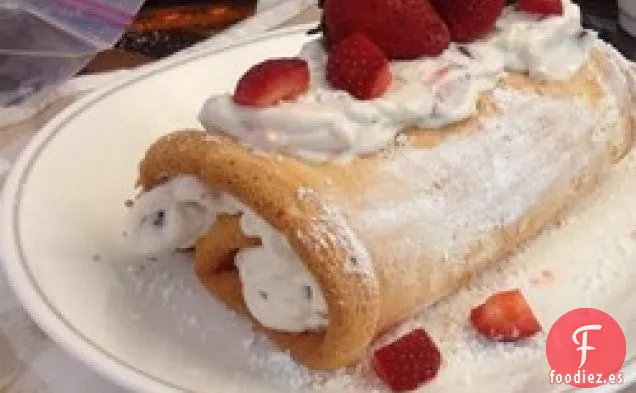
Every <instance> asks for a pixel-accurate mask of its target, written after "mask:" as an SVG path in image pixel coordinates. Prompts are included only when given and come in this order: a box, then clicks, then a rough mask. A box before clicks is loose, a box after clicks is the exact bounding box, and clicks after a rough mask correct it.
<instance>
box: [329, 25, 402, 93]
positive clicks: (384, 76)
mask: <svg viewBox="0 0 636 393" xmlns="http://www.w3.org/2000/svg"><path fill="white" fill-rule="evenodd" d="M391 79H392V77H391V69H390V68H389V60H388V59H387V58H386V56H384V53H382V51H381V50H380V48H378V47H377V46H376V45H375V44H374V43H373V42H371V41H370V40H369V39H368V38H366V37H365V36H363V35H362V34H359V33H354V34H353V35H351V36H350V37H349V38H347V39H346V40H344V41H342V42H341V43H339V44H338V45H336V46H335V47H334V48H332V50H331V52H330V53H329V58H328V60H327V80H328V81H329V83H331V85H332V86H333V87H335V88H337V89H342V90H346V91H348V92H349V93H351V95H353V96H354V97H356V98H358V99H361V100H368V99H372V98H377V97H379V96H381V95H382V94H383V93H384V92H385V91H386V89H387V88H388V87H389V84H390V83H391Z"/></svg>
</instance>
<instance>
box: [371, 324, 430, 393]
mask: <svg viewBox="0 0 636 393" xmlns="http://www.w3.org/2000/svg"><path fill="white" fill-rule="evenodd" d="M441 362H442V355H441V354H440V352H439V349H438V348H437V345H435V342H434V341H433V340H432V339H431V337H430V336H429V335H428V333H426V331H425V330H422V329H416V330H413V331H412V332H411V333H409V334H407V335H406V336H404V337H401V338H400V339H398V340H397V341H395V342H393V343H391V344H389V345H387V346H385V347H382V348H380V349H378V350H377V351H375V353H374V354H373V358H372V359H371V365H372V366H373V369H374V370H375V373H376V374H377V376H378V377H379V378H380V379H381V380H382V381H384V383H386V384H387V385H389V387H390V388H391V389H392V390H393V391H394V392H405V391H408V390H413V389H416V388H417V387H418V386H420V385H422V384H424V383H426V382H428V381H430V380H432V379H433V378H435V376H436V375H437V372H438V371H439V368H440V364H441Z"/></svg>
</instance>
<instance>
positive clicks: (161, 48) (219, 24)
mask: <svg viewBox="0 0 636 393" xmlns="http://www.w3.org/2000/svg"><path fill="white" fill-rule="evenodd" d="M574 1H575V2H577V3H579V5H580V6H581V8H582V9H583V13H584V21H585V25H586V26H587V27H590V28H593V29H595V30H597V31H599V32H600V34H601V37H602V38H604V39H605V40H607V41H609V42H612V43H613V44H614V45H615V46H616V47H618V48H619V49H620V50H622V51H623V52H624V53H625V54H626V55H627V56H628V57H630V58H632V59H634V60H636V40H635V39H633V38H631V37H629V36H628V35H627V34H625V33H624V32H622V30H621V29H620V28H619V27H618V24H617V19H618V8H617V5H616V1H615V0H574ZM633 1H636V0H633ZM255 9H256V1H255V0H147V1H146V2H145V3H144V6H143V8H142V10H141V12H140V13H139V14H138V16H137V18H136V19H135V22H134V23H133V24H132V26H131V27H130V28H129V29H128V32H126V34H124V36H123V38H122V39H121V40H120V41H119V43H118V44H117V45H116V48H115V49H114V50H111V51H106V52H104V53H102V54H100V55H99V56H98V57H97V58H96V59H95V60H94V61H93V62H91V64H89V66H88V67H87V68H86V70H85V72H95V71H104V70H109V69H113V68H120V67H123V66H131V65H136V64H143V63H146V62H149V61H152V60H153V59H158V58H162V57H165V56H168V55H170V54H172V53H174V52H176V51H178V50H180V49H184V48H186V47H188V46H190V45H193V44H195V43H197V42H199V41H201V40H203V39H205V38H207V37H209V36H211V35H213V34H214V33H215V32H218V31H220V30H223V29H224V28H226V27H228V26H230V25H232V24H234V23H236V22H238V21H240V20H242V19H244V18H247V17H249V16H250V15H252V14H253V13H254V11H255Z"/></svg>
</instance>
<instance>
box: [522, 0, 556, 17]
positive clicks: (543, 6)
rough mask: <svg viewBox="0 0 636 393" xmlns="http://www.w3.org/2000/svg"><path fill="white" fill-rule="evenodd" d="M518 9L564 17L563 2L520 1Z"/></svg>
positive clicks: (547, 0) (553, 0) (544, 0)
mask: <svg viewBox="0 0 636 393" xmlns="http://www.w3.org/2000/svg"><path fill="white" fill-rule="evenodd" d="M517 7H518V8H519V9H520V10H521V11H525V12H531V13H533V14H541V15H563V2H562V1H561V0H519V4H518V5H517Z"/></svg>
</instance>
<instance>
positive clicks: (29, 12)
mask: <svg viewBox="0 0 636 393" xmlns="http://www.w3.org/2000/svg"><path fill="white" fill-rule="evenodd" d="M143 1H144V0H0V109H2V108H6V109H8V108H12V107H16V106H20V105H23V104H25V101H27V100H28V99H29V97H31V96H33V95H34V94H35V93H38V92H41V93H45V92H46V90H49V89H51V88H52V87H54V86H56V85H59V84H60V83H63V82H65V81H66V80H68V79H69V78H70V77H72V76H73V75H75V74H76V73H77V72H78V71H79V70H81V69H82V68H83V67H84V66H85V65H86V64H87V63H88V62H89V61H90V60H91V58H92V57H93V56H94V55H95V54H96V53H98V52H99V51H102V50H105V49H108V48H110V47H111V46H113V45H114V44H115V42H116V41H117V40H118V39H119V37H120V36H121V35H122V33H123V32H124V30H125V29H126V27H127V26H128V24H129V23H130V22H131V21H132V18H133V17H134V15H135V14H136V13H137V11H138V10H139V8H140V7H141V5H142V3H143Z"/></svg>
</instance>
